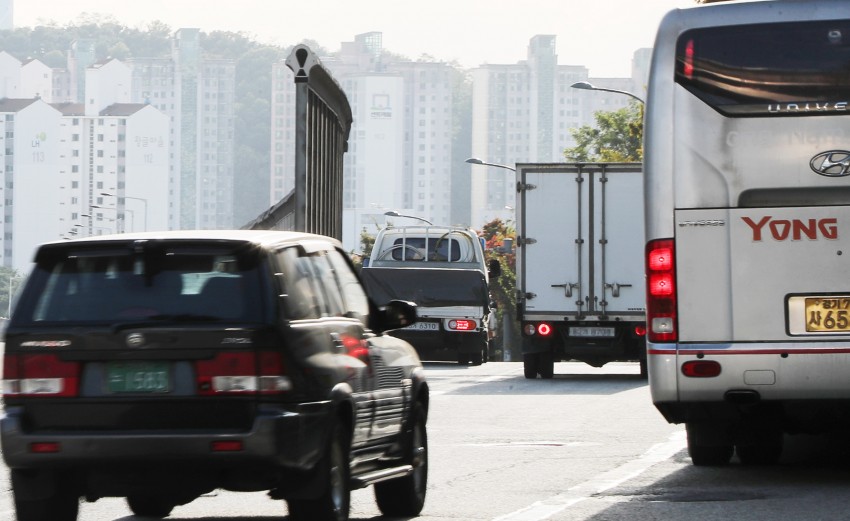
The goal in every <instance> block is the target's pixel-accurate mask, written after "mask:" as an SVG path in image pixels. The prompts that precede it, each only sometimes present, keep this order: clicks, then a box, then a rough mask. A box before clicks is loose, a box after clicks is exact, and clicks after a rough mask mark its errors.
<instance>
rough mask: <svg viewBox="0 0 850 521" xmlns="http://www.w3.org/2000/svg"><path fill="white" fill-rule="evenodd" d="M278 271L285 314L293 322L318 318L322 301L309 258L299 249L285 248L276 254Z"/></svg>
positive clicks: (322, 304)
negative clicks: (281, 277) (282, 291)
mask: <svg viewBox="0 0 850 521" xmlns="http://www.w3.org/2000/svg"><path fill="white" fill-rule="evenodd" d="M277 261H278V269H279V270H280V273H281V275H282V276H283V286H284V287H283V290H284V295H285V297H284V303H285V308H286V314H287V316H288V317H289V318H291V319H294V320H303V319H311V318H320V317H321V316H322V314H323V311H324V307H325V306H324V299H323V297H322V295H321V289H320V288H319V287H318V285H317V284H316V275H315V273H314V271H313V266H312V262H311V261H310V258H309V257H308V256H307V255H306V254H304V253H303V252H302V251H301V250H300V249H299V248H296V247H292V248H285V249H283V250H281V251H279V252H278V253H277Z"/></svg>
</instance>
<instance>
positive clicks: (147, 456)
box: [0, 402, 331, 470]
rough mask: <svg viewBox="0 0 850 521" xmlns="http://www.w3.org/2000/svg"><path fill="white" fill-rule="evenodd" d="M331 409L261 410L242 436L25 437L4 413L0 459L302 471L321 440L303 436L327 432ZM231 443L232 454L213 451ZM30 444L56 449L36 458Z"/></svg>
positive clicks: (22, 463)
mask: <svg viewBox="0 0 850 521" xmlns="http://www.w3.org/2000/svg"><path fill="white" fill-rule="evenodd" d="M330 412H331V403H330V402H321V403H312V404H309V405H307V406H304V405H302V406H300V407H299V408H298V410H297V411H287V410H282V409H278V410H265V411H263V412H262V413H261V414H260V415H258V416H257V417H256V419H255V421H254V424H253V426H252V428H251V429H250V430H249V431H246V432H236V433H233V432H217V431H193V432H130V431H128V432H120V431H107V432H71V431H62V432H56V431H51V432H26V431H25V430H24V428H23V425H24V422H23V411H22V409H21V408H19V407H10V408H7V410H6V417H5V418H3V419H2V420H0V442H2V450H3V459H4V460H5V461H6V464H7V465H8V466H9V467H10V468H21V469H26V468H30V469H35V468H83V467H88V468H92V467H99V466H115V465H124V464H128V463H132V464H133V466H136V467H138V466H142V467H143V466H145V465H147V464H150V465H156V464H161V463H164V462H182V463H192V464H193V465H198V466H203V467H213V468H233V467H240V466H259V467H277V468H291V469H293V470H306V469H309V468H311V467H312V466H313V465H314V464H315V462H316V461H317V460H318V458H319V456H320V455H321V452H322V450H321V447H323V444H324V439H322V437H321V436H306V435H305V433H316V432H328V431H329V429H328V425H326V424H327V423H328V422H329V421H330V418H331V414H330ZM217 442H234V444H235V445H238V448H237V447H235V446H234V444H231V445H230V446H229V449H230V450H226V449H227V448H228V447H225V450H222V448H221V447H220V448H219V450H216V449H215V448H214V444H215V443H217ZM33 444H58V445H54V446H53V447H55V448H56V450H55V451H48V452H34V451H33V450H32V447H33Z"/></svg>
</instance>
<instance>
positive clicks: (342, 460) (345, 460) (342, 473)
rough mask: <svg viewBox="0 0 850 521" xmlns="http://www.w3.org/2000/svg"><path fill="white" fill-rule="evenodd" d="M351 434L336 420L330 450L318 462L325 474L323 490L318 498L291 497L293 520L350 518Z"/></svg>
mask: <svg viewBox="0 0 850 521" xmlns="http://www.w3.org/2000/svg"><path fill="white" fill-rule="evenodd" d="M349 460H350V458H349V449H348V437H347V436H346V435H345V434H344V433H343V431H342V428H341V427H340V425H339V424H338V423H337V424H336V425H334V427H333V430H332V432H331V436H330V439H329V440H328V446H327V450H326V451H325V455H324V456H323V457H322V461H320V462H319V463H318V465H317V471H318V472H321V473H322V474H323V476H322V477H321V478H322V481H323V490H322V493H321V495H320V496H319V497H317V498H315V499H290V500H288V502H287V504H288V505H289V518H290V519H291V520H292V521H348V513H349V509H350V506H351V468H350V466H349Z"/></svg>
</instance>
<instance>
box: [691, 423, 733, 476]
mask: <svg viewBox="0 0 850 521" xmlns="http://www.w3.org/2000/svg"><path fill="white" fill-rule="evenodd" d="M686 428H687V431H688V454H689V455H690V456H691V461H692V462H693V464H694V465H696V466H700V467H702V466H718V465H726V464H727V463H729V460H730V459H732V453H733V452H734V446H733V445H732V442H731V440H729V438H728V436H727V435H726V432H725V430H724V429H725V426H723V425H720V426H716V425H713V424H702V423H687V424H686Z"/></svg>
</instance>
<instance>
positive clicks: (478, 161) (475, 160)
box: [466, 157, 516, 172]
mask: <svg viewBox="0 0 850 521" xmlns="http://www.w3.org/2000/svg"><path fill="white" fill-rule="evenodd" d="M466 162H467V163H469V164H471V165H484V166H495V167H496V168H504V169H505V170H510V171H511V172H516V168H514V167H511V166H508V165H500V164H498V163H488V162H487V161H482V160H481V159H478V158H477V157H470V158H469V159H467V160H466Z"/></svg>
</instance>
